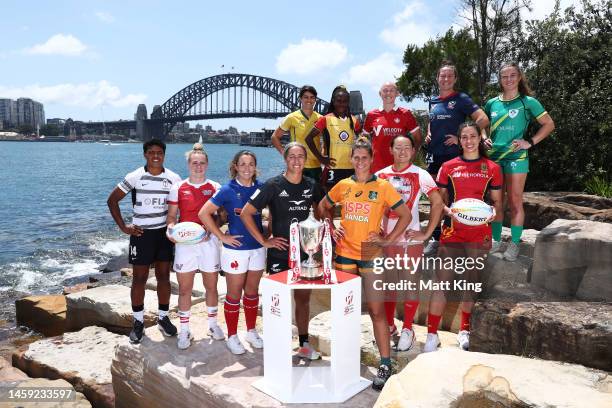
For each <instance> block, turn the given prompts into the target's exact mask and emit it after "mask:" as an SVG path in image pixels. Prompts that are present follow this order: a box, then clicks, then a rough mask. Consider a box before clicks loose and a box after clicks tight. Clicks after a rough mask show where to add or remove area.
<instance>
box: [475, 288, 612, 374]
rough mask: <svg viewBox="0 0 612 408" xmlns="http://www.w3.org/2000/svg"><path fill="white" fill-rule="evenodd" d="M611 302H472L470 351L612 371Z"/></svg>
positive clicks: (494, 300) (495, 300)
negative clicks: (561, 362)
mask: <svg viewBox="0 0 612 408" xmlns="http://www.w3.org/2000/svg"><path fill="white" fill-rule="evenodd" d="M610 316H612V304H610V303H608V304H606V303H589V302H547V303H532V302H529V303H518V304H513V303H510V302H504V301H499V300H497V299H493V300H487V301H485V302H478V303H476V305H475V307H474V310H473V312H472V320H471V325H472V326H471V329H472V331H471V335H470V350H471V351H481V352H485V353H496V354H514V355H520V356H528V357H538V358H542V359H545V360H558V361H566V362H570V363H577V364H582V365H584V366H587V367H593V368H598V369H601V370H606V371H612V326H611V325H610Z"/></svg>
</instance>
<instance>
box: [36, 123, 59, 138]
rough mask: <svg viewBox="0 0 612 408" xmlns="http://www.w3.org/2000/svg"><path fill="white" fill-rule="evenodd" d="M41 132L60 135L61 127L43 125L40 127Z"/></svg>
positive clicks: (42, 133)
mask: <svg viewBox="0 0 612 408" xmlns="http://www.w3.org/2000/svg"><path fill="white" fill-rule="evenodd" d="M40 134H41V135H45V136H57V135H59V129H58V127H57V126H55V125H43V126H41V127H40Z"/></svg>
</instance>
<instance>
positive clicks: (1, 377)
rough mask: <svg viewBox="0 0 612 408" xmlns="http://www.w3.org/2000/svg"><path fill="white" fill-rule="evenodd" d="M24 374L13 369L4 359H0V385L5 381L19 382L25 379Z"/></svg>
mask: <svg viewBox="0 0 612 408" xmlns="http://www.w3.org/2000/svg"><path fill="white" fill-rule="evenodd" d="M27 378H28V376H27V375H26V373H24V372H23V371H21V370H20V369H18V368H15V367H13V366H12V365H11V363H9V362H8V361H7V360H6V359H4V358H2V357H0V384H2V383H3V382H7V381H20V380H25V379H27Z"/></svg>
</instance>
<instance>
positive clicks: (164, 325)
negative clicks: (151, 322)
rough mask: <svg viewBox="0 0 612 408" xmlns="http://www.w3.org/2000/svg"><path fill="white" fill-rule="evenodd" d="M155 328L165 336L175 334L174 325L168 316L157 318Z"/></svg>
mask: <svg viewBox="0 0 612 408" xmlns="http://www.w3.org/2000/svg"><path fill="white" fill-rule="evenodd" d="M157 328H158V329H159V331H160V332H162V334H163V335H164V336H166V337H172V336H176V333H177V330H176V326H175V325H173V324H172V322H171V321H170V319H169V318H168V316H164V317H163V318H161V319H160V318H157Z"/></svg>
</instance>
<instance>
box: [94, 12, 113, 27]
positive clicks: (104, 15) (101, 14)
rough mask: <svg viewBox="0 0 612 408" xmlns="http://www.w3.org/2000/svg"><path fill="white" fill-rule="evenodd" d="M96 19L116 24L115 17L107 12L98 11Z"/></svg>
mask: <svg viewBox="0 0 612 408" xmlns="http://www.w3.org/2000/svg"><path fill="white" fill-rule="evenodd" d="M96 17H98V20H100V21H101V22H103V23H108V24H110V23H114V22H115V16H113V15H112V14H111V13H108V12H106V11H96Z"/></svg>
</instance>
